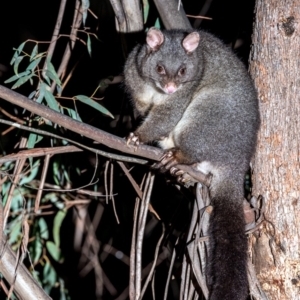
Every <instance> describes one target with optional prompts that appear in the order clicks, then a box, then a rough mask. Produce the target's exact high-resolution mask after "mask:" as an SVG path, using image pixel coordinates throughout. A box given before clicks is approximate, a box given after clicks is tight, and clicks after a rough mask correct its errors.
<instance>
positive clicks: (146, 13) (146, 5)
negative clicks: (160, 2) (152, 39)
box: [143, 0, 150, 24]
mask: <svg viewBox="0 0 300 300" xmlns="http://www.w3.org/2000/svg"><path fill="white" fill-rule="evenodd" d="M149 9H150V5H149V1H148V0H143V12H144V24H146V22H147V20H148V16H149Z"/></svg>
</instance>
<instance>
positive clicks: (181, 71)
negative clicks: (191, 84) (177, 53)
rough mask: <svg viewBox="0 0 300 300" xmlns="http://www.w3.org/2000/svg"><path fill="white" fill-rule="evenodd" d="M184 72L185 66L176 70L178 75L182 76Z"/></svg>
mask: <svg viewBox="0 0 300 300" xmlns="http://www.w3.org/2000/svg"><path fill="white" fill-rule="evenodd" d="M185 73H186V69H185V68H181V69H180V70H179V71H178V75H179V76H183V75H185Z"/></svg>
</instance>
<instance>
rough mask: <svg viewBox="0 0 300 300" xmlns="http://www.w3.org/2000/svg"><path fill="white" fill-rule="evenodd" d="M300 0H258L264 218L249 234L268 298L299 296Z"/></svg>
mask: <svg viewBox="0 0 300 300" xmlns="http://www.w3.org/2000/svg"><path fill="white" fill-rule="evenodd" d="M299 33H300V2H299V1H298V0H286V1H281V0H270V1H263V0H257V3H256V21H255V25H254V33H253V47H252V53H251V57H250V71H251V74H252V77H253V78H254V81H255V85H256V87H257V90H258V96H259V100H260V112H261V129H260V132H259V137H258V147H257V152H256V155H255V159H254V170H253V171H254V172H253V185H254V189H253V192H254V195H256V196H258V195H262V196H263V197H264V199H265V201H266V219H267V221H266V222H265V223H264V226H263V227H262V229H261V231H260V232H259V233H257V234H256V235H254V236H253V237H252V255H253V263H254V265H255V267H256V271H257V274H258V278H259V280H260V282H261V284H262V287H263V289H264V290H265V292H266V293H267V295H268V297H269V299H272V300H275V299H280V300H284V299H289V300H290V299H295V300H296V299H300V296H299V295H300V159H299V154H300V153H299V152H300V150H299V149H300V35H299Z"/></svg>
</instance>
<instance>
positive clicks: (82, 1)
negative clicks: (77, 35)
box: [81, 0, 90, 25]
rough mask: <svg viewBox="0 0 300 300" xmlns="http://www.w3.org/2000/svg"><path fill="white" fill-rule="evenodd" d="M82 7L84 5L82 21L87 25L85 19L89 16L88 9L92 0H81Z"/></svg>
mask: <svg viewBox="0 0 300 300" xmlns="http://www.w3.org/2000/svg"><path fill="white" fill-rule="evenodd" d="M81 3H82V5H81V7H82V21H83V24H84V25H85V21H86V18H87V10H88V8H89V7H90V1H89V0H81Z"/></svg>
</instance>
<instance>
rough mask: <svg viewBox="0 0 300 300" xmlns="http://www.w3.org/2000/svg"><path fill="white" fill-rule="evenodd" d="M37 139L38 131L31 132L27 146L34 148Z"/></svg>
mask: <svg viewBox="0 0 300 300" xmlns="http://www.w3.org/2000/svg"><path fill="white" fill-rule="evenodd" d="M36 139H37V134H36V133H30V134H29V137H28V141H27V148H28V149H32V148H34V145H35V142H36Z"/></svg>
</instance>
